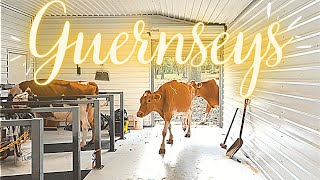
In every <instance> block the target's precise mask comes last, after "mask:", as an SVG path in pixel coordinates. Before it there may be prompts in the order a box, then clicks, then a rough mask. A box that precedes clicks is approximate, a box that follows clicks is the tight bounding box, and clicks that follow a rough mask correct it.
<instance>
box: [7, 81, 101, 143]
mask: <svg viewBox="0 0 320 180" xmlns="http://www.w3.org/2000/svg"><path fill="white" fill-rule="evenodd" d="M26 91H28V92H29V93H31V92H32V94H34V95H37V96H45V97H50V96H77V95H98V94H99V90H98V86H97V84H96V83H94V82H85V81H65V80H53V81H52V82H51V83H50V84H48V85H45V86H41V85H38V84H36V83H35V82H34V81H33V80H31V81H24V82H21V83H20V84H18V85H16V86H14V87H13V88H12V89H11V90H10V91H9V96H12V97H15V96H16V95H18V94H21V93H23V92H26ZM17 98H19V96H16V98H15V99H17ZM64 106H66V105H64ZM79 107H80V121H81V127H82V141H81V148H83V147H84V146H85V145H86V138H87V133H88V129H89V126H91V128H92V140H91V142H94V128H95V127H94V121H93V112H94V109H93V107H92V105H91V104H88V105H86V104H80V105H79ZM69 114H70V113H61V112H60V113H58V112H54V113H52V114H51V115H50V116H48V117H44V118H45V119H47V120H55V121H67V122H68V121H71V120H72V117H71V115H69Z"/></svg>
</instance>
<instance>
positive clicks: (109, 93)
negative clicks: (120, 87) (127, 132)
mask: <svg viewBox="0 0 320 180" xmlns="http://www.w3.org/2000/svg"><path fill="white" fill-rule="evenodd" d="M106 94H107V95H120V111H121V117H120V139H124V95H123V92H122V91H119V92H99V95H98V96H101V95H106ZM112 97H113V98H112V99H113V100H112V101H111V99H110V103H111V102H112V103H113V105H112V106H114V96H112ZM110 111H111V105H110ZM111 112H113V117H111V118H113V119H114V118H115V117H114V109H113V111H111ZM111 112H110V116H111V115H112V113H111Z"/></svg>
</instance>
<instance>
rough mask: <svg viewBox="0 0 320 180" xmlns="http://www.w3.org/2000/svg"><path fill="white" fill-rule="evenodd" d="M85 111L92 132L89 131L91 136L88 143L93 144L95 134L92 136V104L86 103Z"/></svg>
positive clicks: (93, 128)
mask: <svg viewBox="0 0 320 180" xmlns="http://www.w3.org/2000/svg"><path fill="white" fill-rule="evenodd" d="M87 112H88V122H89V124H90V127H91V130H92V132H91V133H92V136H91V141H90V143H91V144H93V143H94V139H95V136H94V130H95V127H94V108H93V107H92V104H88V105H87Z"/></svg>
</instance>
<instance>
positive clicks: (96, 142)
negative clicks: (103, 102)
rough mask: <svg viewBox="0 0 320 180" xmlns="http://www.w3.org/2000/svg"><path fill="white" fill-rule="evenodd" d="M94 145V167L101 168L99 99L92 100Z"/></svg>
mask: <svg viewBox="0 0 320 180" xmlns="http://www.w3.org/2000/svg"><path fill="white" fill-rule="evenodd" d="M94 136H95V138H94V147H95V150H96V152H95V159H96V166H95V169H101V168H102V165H101V117H100V103H99V100H94Z"/></svg>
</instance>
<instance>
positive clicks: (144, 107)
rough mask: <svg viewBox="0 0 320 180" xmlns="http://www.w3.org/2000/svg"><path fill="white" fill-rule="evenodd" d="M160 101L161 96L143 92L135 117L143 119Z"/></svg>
mask: <svg viewBox="0 0 320 180" xmlns="http://www.w3.org/2000/svg"><path fill="white" fill-rule="evenodd" d="M160 99H161V95H160V94H158V93H156V92H154V93H152V92H151V91H149V90H148V91H145V93H144V94H143V95H142V97H141V98H140V108H139V111H138V112H137V117H144V116H146V115H148V114H149V113H151V112H152V111H154V109H155V107H156V104H157V102H159V100H160Z"/></svg>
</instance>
